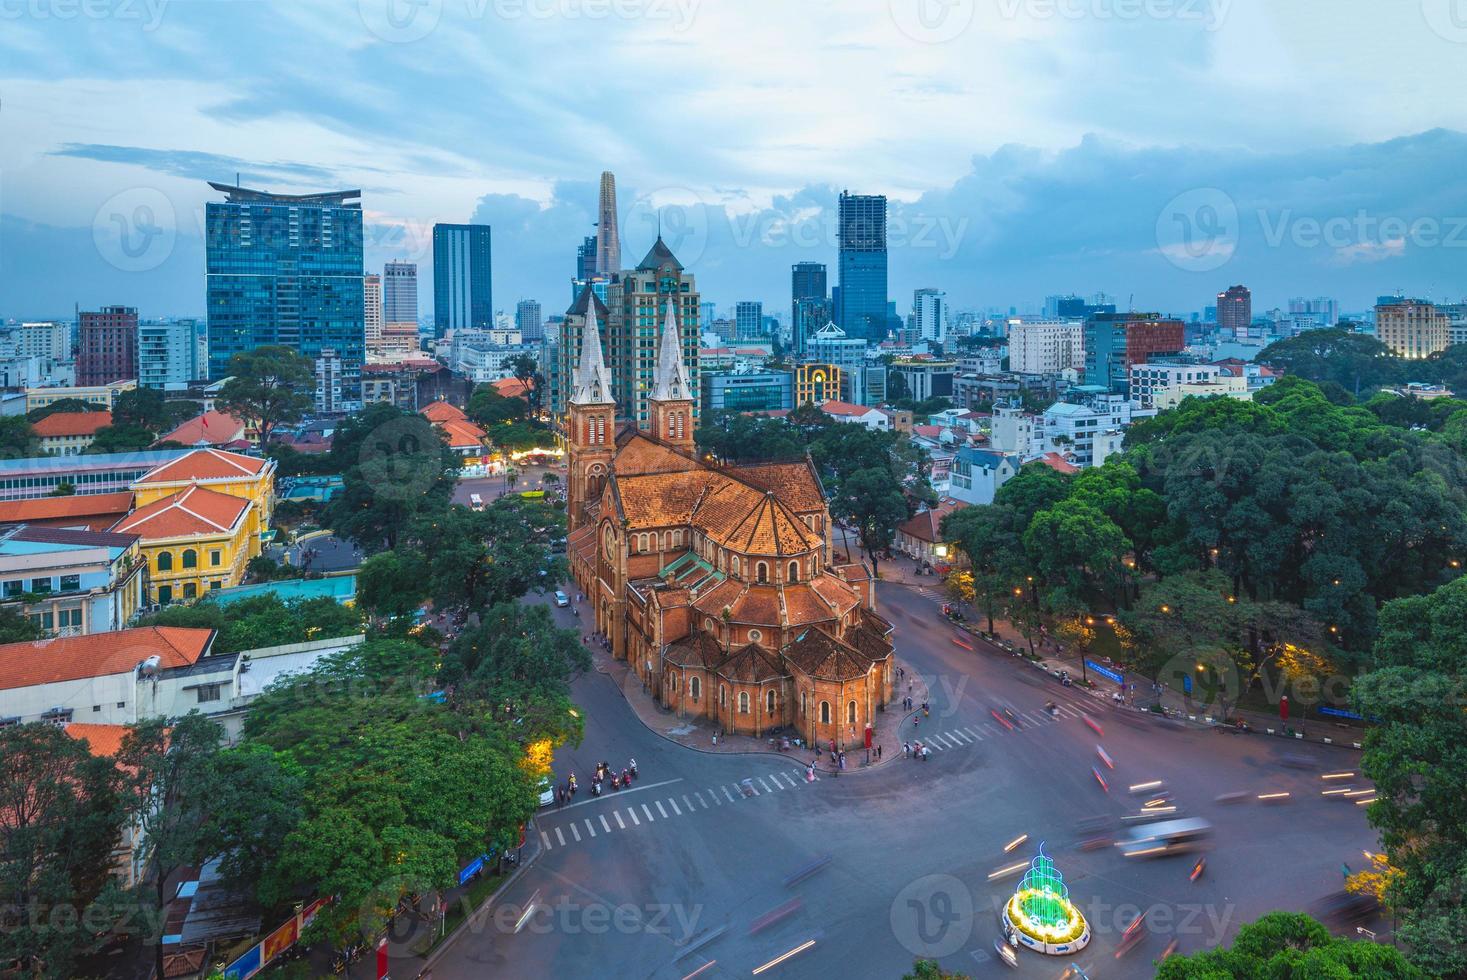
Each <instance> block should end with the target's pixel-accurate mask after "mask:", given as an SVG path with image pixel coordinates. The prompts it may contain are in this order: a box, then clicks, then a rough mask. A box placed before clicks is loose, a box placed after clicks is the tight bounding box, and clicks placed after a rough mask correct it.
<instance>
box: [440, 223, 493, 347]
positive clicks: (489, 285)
mask: <svg viewBox="0 0 1467 980" xmlns="http://www.w3.org/2000/svg"><path fill="white" fill-rule="evenodd" d="M490 252H491V248H490V231H489V226H488V225H434V226H433V333H434V335H435V336H438V337H442V336H443V334H444V332H445V331H447V330H459V329H468V330H491V329H493V327H494V280H493V276H492V274H491V272H490V266H489V258H490Z"/></svg>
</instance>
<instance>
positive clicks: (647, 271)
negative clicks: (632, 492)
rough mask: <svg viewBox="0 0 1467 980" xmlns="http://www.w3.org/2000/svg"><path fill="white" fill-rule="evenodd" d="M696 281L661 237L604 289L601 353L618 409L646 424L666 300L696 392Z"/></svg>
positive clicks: (697, 303) (697, 376)
mask: <svg viewBox="0 0 1467 980" xmlns="http://www.w3.org/2000/svg"><path fill="white" fill-rule="evenodd" d="M700 299H701V298H700V297H699V295H698V285H697V281H696V280H695V278H694V276H693V274H692V273H690V272H687V271H685V270H684V269H683V265H682V263H681V262H679V261H678V260H677V256H675V255H673V254H672V250H671V249H669V248H668V247H667V244H666V243H665V242H663V240H662V239H661V238H658V239H657V241H656V243H655V244H654V245H653V246H652V248H651V249H650V250H649V251H648V252H647V257H646V258H644V259H643V260H642V261H641V263H640V264H639V265H638V266H637V267H636V268H635V269H630V270H625V271H623V272H622V273H621V274H620V275H618V276H616V278H614V279H613V280H612V282H611V285H610V287H609V288H608V289H607V300H606V306H607V319H608V322H607V344H606V355H607V359H608V362H609V364H610V366H611V374H612V377H613V378H614V379H615V383H616V405H617V411H618V413H620V414H622V415H623V416H624V417H625V418H628V419H630V420H632V421H634V422H636V423H637V425H638V426H639V427H646V425H647V424H648V422H649V420H650V416H649V415H648V408H647V398H648V394H649V392H650V391H651V388H652V382H653V379H654V378H655V377H656V369H657V354H658V338H659V336H660V333H659V331H660V329H661V326H662V324H663V323H664V322H665V321H666V318H667V310H666V306H667V303H668V301H669V300H671V301H672V303H673V306H674V307H675V309H676V316H677V323H678V332H679V333H680V334H681V337H682V342H683V344H682V346H683V363H684V364H685V365H686V367H687V369H688V372H689V375H690V383H691V385H692V390H693V391H698V390H700V389H699V387H698V386H699V384H700V373H699V365H698V309H699V305H700Z"/></svg>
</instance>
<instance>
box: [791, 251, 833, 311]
mask: <svg viewBox="0 0 1467 980" xmlns="http://www.w3.org/2000/svg"><path fill="white" fill-rule="evenodd" d="M829 294H830V289H829V285H828V283H827V282H826V272H825V265H824V263H822V262H796V263H795V264H794V265H792V266H790V322H791V323H794V322H795V319H796V318H797V317H796V312H797V309H798V307H799V305H800V300H802V299H825V298H826V297H827V296H828V295H829Z"/></svg>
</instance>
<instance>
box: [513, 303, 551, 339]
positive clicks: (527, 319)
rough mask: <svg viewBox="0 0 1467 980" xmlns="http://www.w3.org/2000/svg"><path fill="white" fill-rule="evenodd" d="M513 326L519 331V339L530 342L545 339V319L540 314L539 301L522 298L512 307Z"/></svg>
mask: <svg viewBox="0 0 1467 980" xmlns="http://www.w3.org/2000/svg"><path fill="white" fill-rule="evenodd" d="M514 326H515V329H516V330H518V331H519V332H520V341H521V342H522V343H526V344H531V343H539V342H540V341H542V340H544V339H545V321H544V319H543V318H542V317H541V315H540V302H539V300H533V299H522V300H520V301H519V303H517V304H516V305H515V308H514Z"/></svg>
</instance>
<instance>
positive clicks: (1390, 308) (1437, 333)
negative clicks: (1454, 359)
mask: <svg viewBox="0 0 1467 980" xmlns="http://www.w3.org/2000/svg"><path fill="white" fill-rule="evenodd" d="M1381 299H1383V300H1389V302H1383V303H1381V304H1380V305H1378V306H1376V308H1375V336H1376V339H1377V340H1379V341H1380V342H1381V343H1382V344H1385V345H1386V346H1387V347H1389V348H1390V349H1391V350H1393V351H1395V352H1396V353H1397V354H1399V355H1400V356H1401V357H1405V358H1409V359H1412V360H1417V359H1420V358H1423V357H1430V356H1431V355H1432V354H1436V353H1439V352H1441V351H1444V350H1446V349H1447V345H1448V343H1449V341H1450V337H1451V320H1450V319H1449V318H1448V317H1447V316H1446V314H1444V313H1442V312H1441V311H1440V310H1438V309H1437V308H1436V307H1435V306H1433V305H1432V304H1431V303H1428V302H1426V301H1425V300H1421V299H1401V298H1398V297H1392V296H1383V297H1381Z"/></svg>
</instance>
